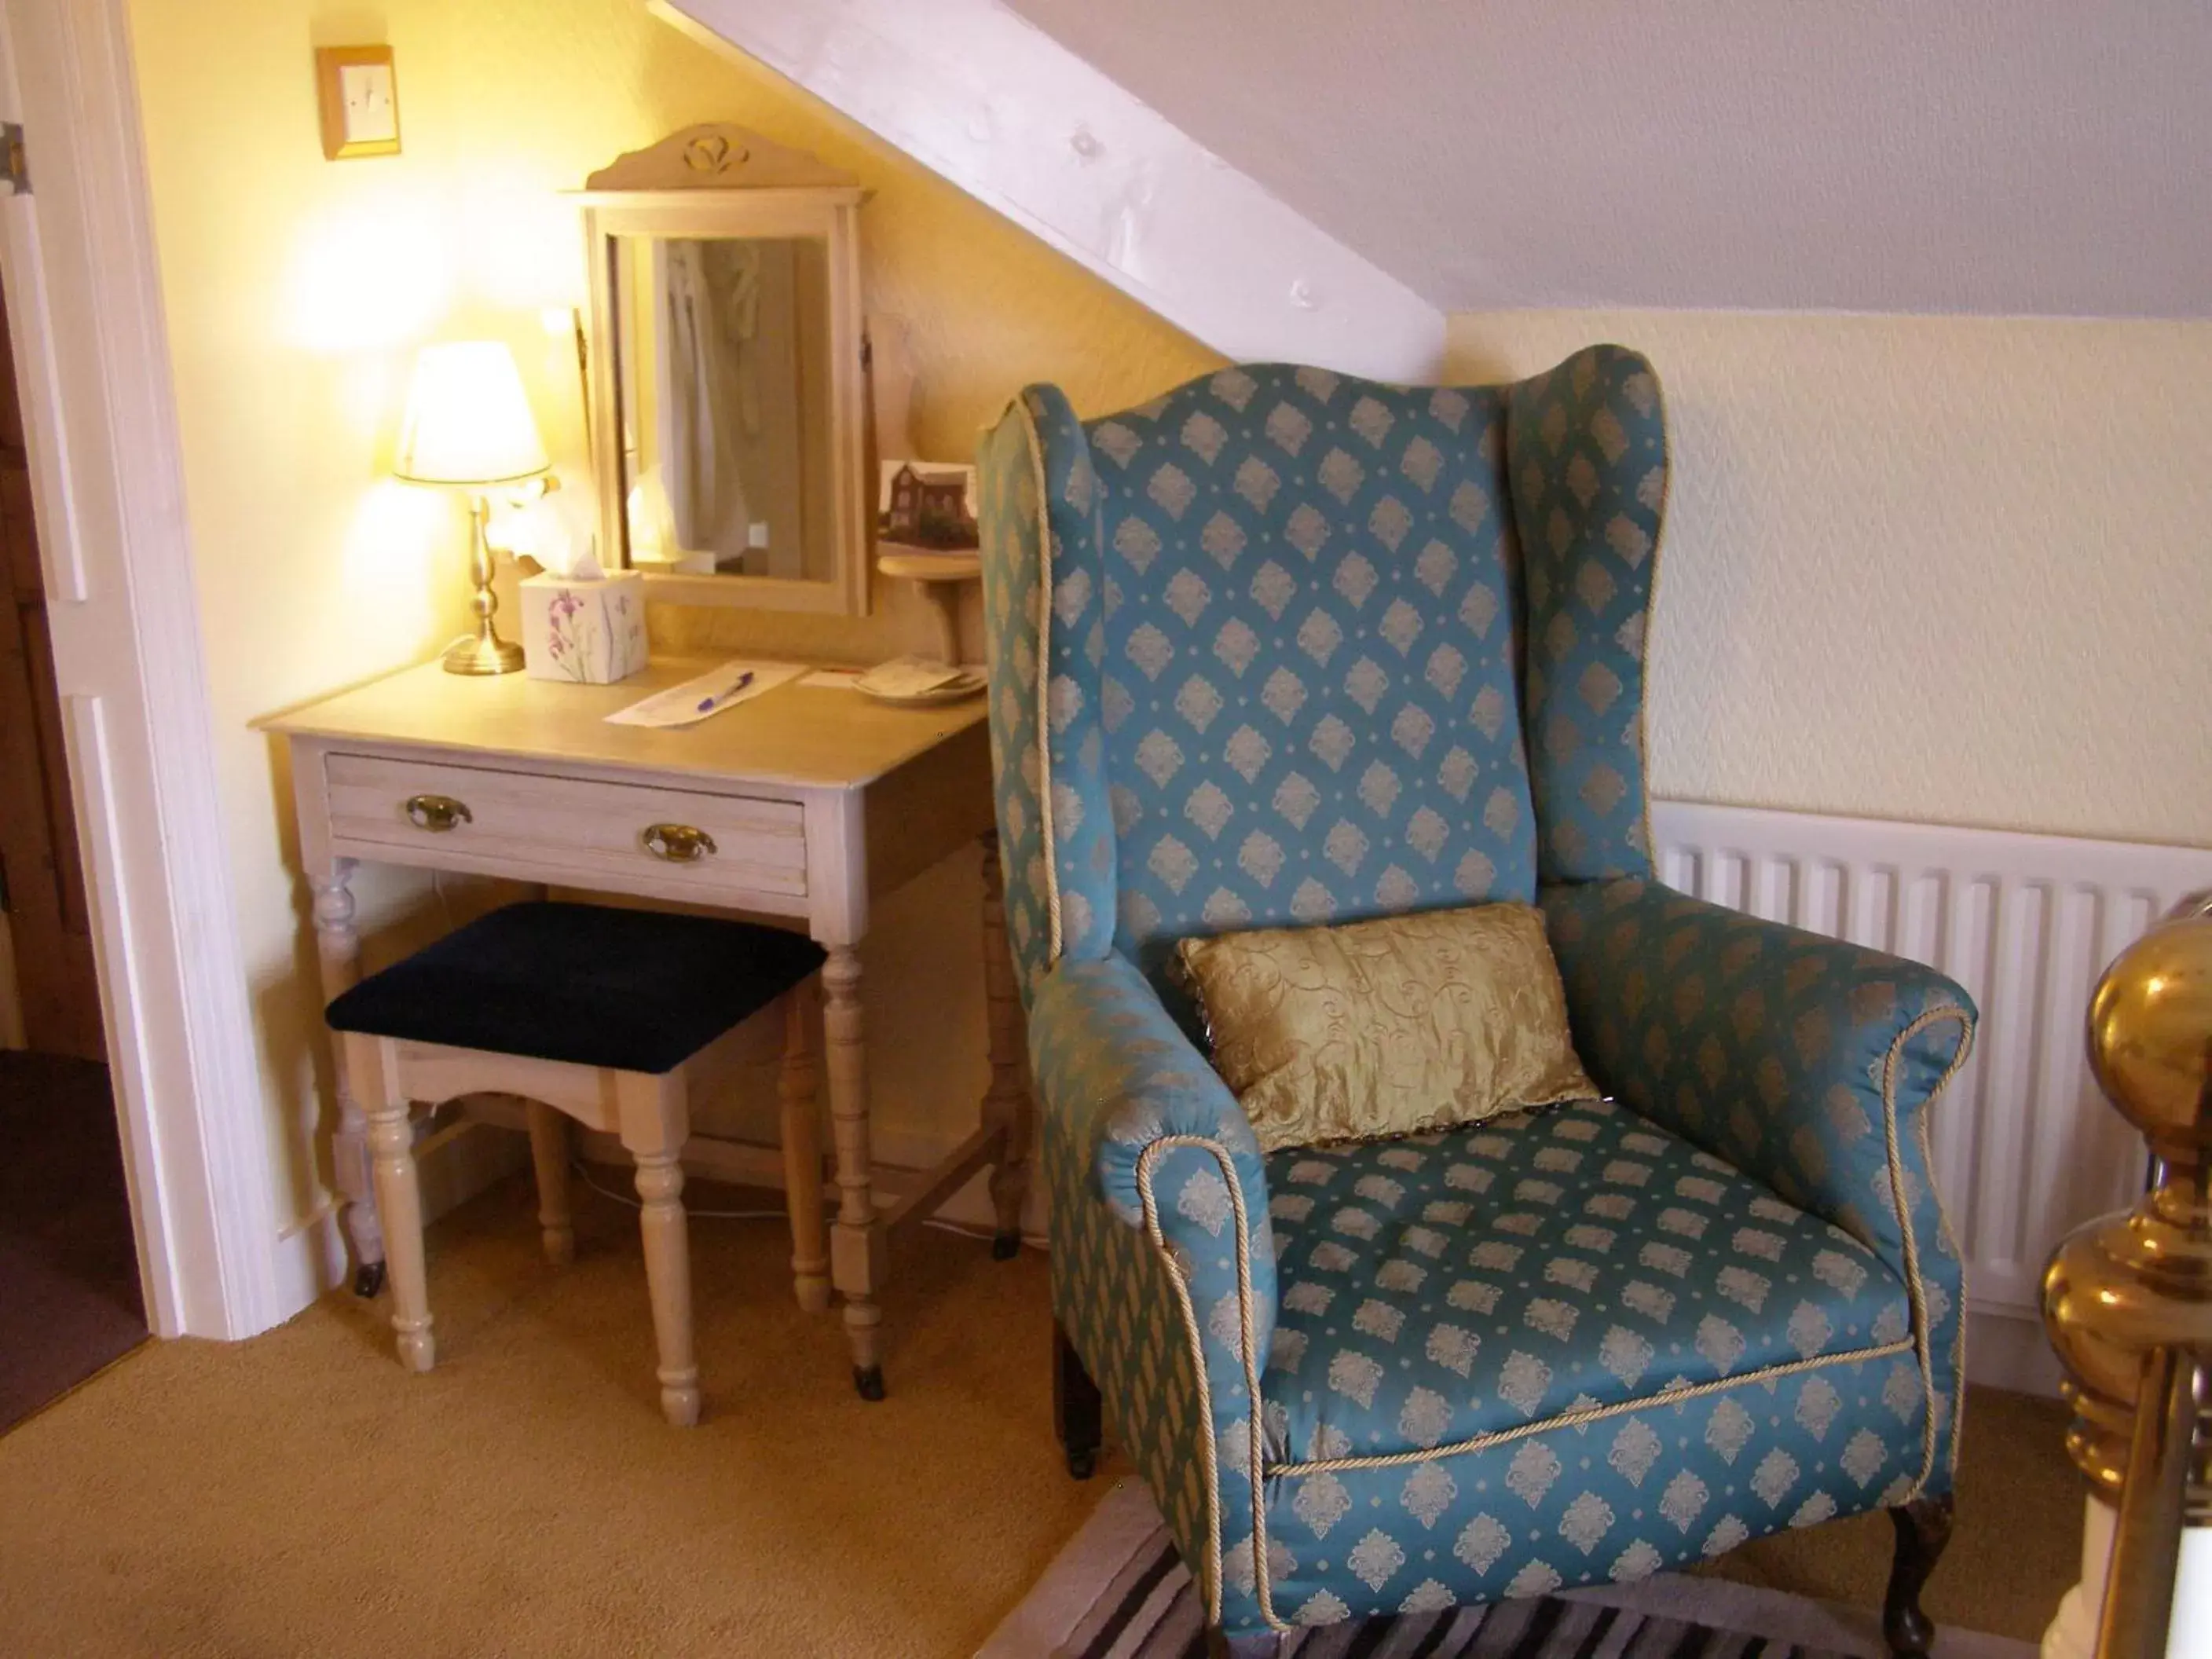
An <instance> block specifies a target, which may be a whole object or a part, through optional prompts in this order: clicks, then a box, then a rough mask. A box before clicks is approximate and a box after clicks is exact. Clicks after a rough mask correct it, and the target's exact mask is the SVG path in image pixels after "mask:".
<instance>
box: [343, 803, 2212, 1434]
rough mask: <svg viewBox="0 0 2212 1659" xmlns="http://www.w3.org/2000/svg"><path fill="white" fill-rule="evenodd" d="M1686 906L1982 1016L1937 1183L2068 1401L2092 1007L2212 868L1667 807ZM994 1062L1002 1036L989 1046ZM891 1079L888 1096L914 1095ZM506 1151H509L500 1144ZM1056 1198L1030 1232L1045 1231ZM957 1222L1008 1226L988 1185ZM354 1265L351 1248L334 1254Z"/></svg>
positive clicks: (2107, 1176)
mask: <svg viewBox="0 0 2212 1659" xmlns="http://www.w3.org/2000/svg"><path fill="white" fill-rule="evenodd" d="M1651 816H1652V830H1653V835H1654V836H1655V838H1656V841H1657V843H1658V848H1659V858H1658V869H1659V872H1660V877H1661V879H1662V880H1664V881H1665V882H1667V883H1668V885H1670V886H1674V887H1678V888H1680V889H1681V890H1684V891H1685V892H1690V893H1695V894H1697V895H1698V896H1700V897H1704V898H1708V899H1711V900H1713V901H1714V902H1717V903H1723V904H1728V905H1730V906H1733V907H1735V908H1738V909H1742V910H1747V911H1749V912H1751V913H1753V915H1761V916H1765V917H1767V918H1769V919H1771V920H1772V921H1786V922H1790V923H1793V924H1795V925H1796V926H1797V927H1805V928H1808V929H1810V930H1812V931H1813V932H1814V933H1825V934H1827V935H1830V936H1831V937H1833V938H1838V939H1850V940H1852V941H1854V942H1855V943H1857V944H1861V945H1871V946H1874V947H1875V948H1878V949H1881V950H1887V951H1895V952H1896V953H1898V954H1899V955H1900V956H1905V957H1912V958H1914V959H1915V960H1917V961H1920V962H1925V963H1930V964H1932V965H1933V966H1935V967H1937V968H1940V969H1942V970H1943V971H1944V972H1945V973H1947V974H1949V975H1951V976H1952V977H1953V978H1954V979H1956V980H1957V981H1959V982H1960V984H1962V985H1964V986H1965V987H1966V989H1967V991H1968V992H1969V993H1970V994H1972V997H1973V999H1974V1000H1975V1003H1976V1004H1977V1006H1978V1007H1979V1008H1980V1010H1981V1016H1982V1018H1981V1024H1980V1026H1979V1029H1978V1031H1977V1033H1976V1036H1975V1042H1974V1052H1973V1055H1972V1059H1970V1060H1968V1062H1967V1064H1966V1067H1965V1068H1964V1069H1963V1070H1962V1071H1961V1072H1960V1075H1959V1076H1958V1077H1957V1078H1956V1079H1954V1081H1953V1083H1952V1085H1951V1087H1950V1089H1949V1091H1948V1092H1947V1093H1946V1094H1945V1096H1944V1097H1943V1098H1942V1100H1941V1101H1940V1102H1938V1103H1937V1105H1936V1118H1935V1121H1934V1125H1933V1139H1934V1143H1935V1149H1936V1179H1937V1182H1938V1184H1939V1186H1940V1188H1941V1189H1942V1194H1943V1197H1944V1201H1945V1205H1946V1207H1947V1209H1948V1213H1949V1215H1950V1218H1951V1223H1952V1226H1953V1229H1954V1231H1955V1232H1956V1233H1957V1235H1958V1237H1959V1240H1960V1245H1961V1247H1962V1248H1963V1249H1965V1251H1966V1303H1967V1307H1968V1309H1969V1310H1970V1314H1971V1320H1970V1327H1969V1330H1968V1335H1967V1344H1966V1353H1967V1362H1966V1363H1967V1370H1968V1373H1969V1375H1970V1376H1972V1377H1973V1379H1974V1380H1975V1381H1977V1382H1981V1383H1995V1384H1997V1385H1998V1386H2001V1387H2006V1388H2014V1389H2029V1390H2033V1391H2035V1392H2039V1393H2051V1392H2053V1391H2054V1390H2055V1389H2056V1387H2057V1368H2056V1366H2055V1364H2053V1362H2052V1360H2051V1354H2050V1349H2049V1347H2048V1346H2047V1344H2046V1343H2045V1341H2044V1338H2043V1331H2042V1326H2041V1322H2040V1304H2039V1294H2038V1291H2039V1284H2040V1281H2041V1278H2042V1273H2043V1267H2044V1263H2045V1261H2048V1260H2049V1258H2050V1255H2051V1250H2052V1249H2054V1248H2055V1247H2056V1246H2057V1243H2058V1241H2059V1240H2060V1239H2061V1238H2062V1237H2064V1236H2065V1235H2066V1233H2067V1232H2068V1231H2070V1230H2071V1229H2073V1228H2074V1227H2075V1226H2077V1225H2080V1224H2081V1223H2082V1222H2084V1221H2087V1220H2088V1219H2090V1218H2092V1217H2094V1216H2097V1215H2100V1214H2102V1213H2104V1212H2107V1211H2112V1210H2117V1209H2121V1208H2124V1207H2125V1206H2128V1205H2130V1204H2131V1203H2132V1202H2133V1201H2134V1200H2135V1198H2136V1195H2137V1194H2139V1193H2140V1191H2141V1190H2142V1179H2143V1173H2144V1168H2145V1164H2144V1155H2143V1149H2142V1142H2141V1140H2139V1139H2137V1138H2136V1136H2135V1134H2134V1133H2132V1132H2131V1131H2130V1130H2129V1128H2128V1127H2127V1126H2126V1125H2125V1124H2124V1122H2123V1121H2121V1119H2120V1118H2119V1116H2118V1114H2117V1113H2115V1112H2114V1111H2113V1110H2112V1107H2111V1106H2110V1105H2109V1104H2108V1103H2106V1101H2105V1099H2104V1097H2103V1096H2102V1095H2101V1094H2100V1093H2099V1092H2098V1090H2097V1088H2096V1085H2094V1083H2093V1082H2092V1081H2091V1079H2090V1077H2089V1073H2088V1067H2087V1060H2085V1058H2084V1056H2083V1049H2082V1033H2083V1026H2084V1019H2085V1015H2086V1012H2087V1007H2088V1001H2089V992H2090V989H2091V987H2093V986H2094V985H2095V983H2096V981H2097V976H2098V975H2100V973H2102V972H2103V971H2104V968H2105V965H2106V963H2109V962H2110V961H2111V960H2112V957H2114V956H2115V955H2117V954H2118V952H2119V951H2120V950H2121V949H2122V947H2124V945H2127V944H2128V943H2129V941H2130V940H2131V939H2135V938H2136V936H2137V935H2138V934H2140V933H2142V931H2143V930H2144V929H2145V928H2146V927H2148V926H2150V924H2151V923H2152V922H2154V921H2156V920H2157V919H2158V918H2159V917H2160V915H2163V914H2164V913H2165V912H2166V910H2167V909H2169V908H2172V906H2173V905H2174V904H2175V903H2177V902H2179V900H2180V899H2181V898H2182V897H2183V896H2185V895H2186V894H2188V893H2190V892H2192V891H2196V890H2201V889H2205V888H2212V848H2185V847H2160V846H2150V845H2142V844H2137V843H2132V842H2100V841H2086V840H2075V839H2070V838H2066V837H2061V836H2029V835H2018V834H2013V833H2010V832H2006V831H2000V830H1989V829H1951V828H1943V827H1937V826H1931V825H1926V824H1912V823H1886V822H1881V821H1877V820H1873V819H1865V818H1840V817H1820V816H1817V815H1814V814H1810V813H1802V812H1777V811H1765V810H1761V809H1757V808H1751V807H1735V806H1714V805H1702V804H1699V803H1694V802H1688V801H1655V802H1654V803H1653V804H1652V812H1651ZM977 1041H978V1042H979V1043H980V1042H981V1032H978V1033H977ZM891 1069H892V1067H891V1065H890V1060H889V1058H888V1057H886V1060H885V1061H884V1065H883V1068H882V1072H881V1073H879V1075H878V1082H879V1083H880V1084H882V1085H884V1086H886V1087H889V1088H892V1089H896V1086H897V1082H896V1077H895V1076H891V1075H890V1074H889V1073H890V1071H891ZM972 1127H974V1125H973V1121H972V1120H969V1121H960V1122H953V1123H947V1124H945V1125H944V1126H943V1127H942V1128H941V1129H938V1128H937V1127H936V1126H929V1127H927V1128H924V1127H919V1126H912V1125H902V1126H900V1127H898V1128H897V1129H895V1130H894V1129H890V1128H889V1127H888V1126H886V1129H885V1130H884V1131H881V1132H879V1133H878V1134H877V1136H876V1151H877V1153H878V1157H879V1158H883V1159H884V1162H885V1163H887V1164H894V1165H903V1166H908V1167H914V1168H919V1167H921V1166H924V1165H927V1164H930V1163H931V1162H933V1161H934V1160H935V1159H936V1158H938V1157H939V1156H941V1155H942V1154H943V1153H944V1152H947V1151H949V1150H950V1149H951V1147H952V1146H954V1145H956V1144H957V1142H958V1140H959V1139H960V1138H961V1137H962V1136H963V1135H964V1134H966V1133H968V1132H969V1130H970V1129H971V1128H972ZM481 1133H483V1135H487V1136H489V1137H490V1138H491V1139H494V1140H503V1139H510V1138H509V1137H507V1136H505V1135H504V1134H503V1133H502V1132H500V1131H496V1130H484V1131H483V1132H481ZM511 1139H513V1143H514V1144H513V1146H511V1147H508V1148H507V1149H506V1150H505V1152H504V1153H503V1154H501V1153H497V1152H491V1150H490V1148H489V1147H488V1146H481V1145H478V1144H477V1136H476V1135H475V1134H474V1133H472V1134H471V1135H466V1136H463V1137H461V1138H459V1139H458V1140H449V1141H448V1142H447V1146H446V1147H445V1148H441V1152H440V1153H439V1154H434V1155H433V1157H432V1158H430V1159H428V1160H426V1163H435V1162H439V1161H441V1158H442V1159H450V1160H454V1161H455V1164H456V1167H455V1168H453V1170H449V1171H447V1172H446V1176H447V1178H441V1179H439V1180H437V1181H435V1182H433V1181H432V1180H431V1178H430V1175H429V1171H428V1169H427V1168H426V1171H425V1198H426V1200H428V1207H430V1208H432V1209H433V1210H434V1211H435V1210H438V1209H442V1208H444V1207H447V1206H449V1205H451V1204H454V1203H458V1202H459V1201H460V1200H462V1199H464V1198H465V1197H467V1196H469V1195H470V1194H471V1193H472V1192H474V1191H477V1190H480V1189H481V1187H482V1186H483V1185H484V1184H488V1183H489V1181H491V1180H493V1179H496V1178H497V1177H498V1176H501V1175H503V1174H505V1173H506V1172H507V1170H512V1169H515V1168H519V1167H520V1165H521V1164H522V1163H523V1162H524V1161H525V1160H524V1159H523V1158H522V1155H521V1152H520V1137H512V1138H511ZM1041 1189H1042V1182H1033V1183H1032V1185H1031V1192H1030V1217H1029V1219H1028V1227H1029V1231H1031V1232H1032V1233H1033V1234H1034V1233H1038V1232H1042V1228H1043V1219H1044V1218H1043V1215H1042V1209H1041V1207H1040V1204H1039V1198H1040V1193H1041ZM945 1214H946V1218H948V1219H951V1220H956V1221H961V1222H966V1223H969V1224H970V1225H976V1226H979V1227H988V1226H989V1225H990V1219H991V1217H990V1209H989V1205H988V1201H987V1196H986V1195H985V1194H984V1193H983V1192H982V1190H981V1187H980V1185H977V1186H975V1187H974V1188H972V1189H971V1190H969V1191H968V1192H964V1193H963V1194H958V1195H957V1196H956V1198H955V1199H954V1200H953V1201H952V1202H951V1204H949V1205H948V1206H946V1211H945ZM330 1243H331V1247H332V1248H335V1243H336V1240H335V1236H334V1235H333V1237H332V1238H331V1241H330Z"/></svg>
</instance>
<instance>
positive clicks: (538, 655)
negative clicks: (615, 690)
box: [522, 570, 645, 685]
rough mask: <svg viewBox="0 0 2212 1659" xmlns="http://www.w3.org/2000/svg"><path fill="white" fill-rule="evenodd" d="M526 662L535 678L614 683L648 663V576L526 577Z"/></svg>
mask: <svg viewBox="0 0 2212 1659" xmlns="http://www.w3.org/2000/svg"><path fill="white" fill-rule="evenodd" d="M522 663H523V667H524V668H525V670H526V671H527V672H528V673H529V675H530V677H531V678H532V679H538V680H574V681H578V682H580V683H582V684H586V685H611V684H613V683H614V682H615V681H617V680H621V679H628V678H629V677H630V676H631V675H632V674H635V673H636V672H637V671H638V670H639V669H641V668H642V667H644V666H645V578H644V577H643V576H642V575H641V574H639V573H638V572H636V571H635V570H625V571H622V572H620V573H619V574H615V575H611V576H603V577H601V578H600V579H599V580H597V581H570V580H567V579H566V578H564V577H560V576H526V577H524V578H523V580H522Z"/></svg>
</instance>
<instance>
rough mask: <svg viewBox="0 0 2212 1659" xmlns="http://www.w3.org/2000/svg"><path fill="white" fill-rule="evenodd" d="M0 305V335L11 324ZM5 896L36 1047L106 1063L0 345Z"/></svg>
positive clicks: (0, 873)
mask: <svg viewBox="0 0 2212 1659" xmlns="http://www.w3.org/2000/svg"><path fill="white" fill-rule="evenodd" d="M6 315H7V313H6V307H5V302H4V301H0V331H4V327H5V324H6ZM0 889H3V890H4V893H5V898H4V903H5V905H6V908H7V912H8V927H9V933H10V935H11V938H12V942H13V947H14V948H13V955H14V957H15V980H16V985H17V990H18V994H19V995H20V997H21V1002H22V1012H23V1031H24V1036H25V1037H26V1038H27V1041H28V1043H29V1046H30V1047H31V1048H36V1049H42V1050H44V1051H46V1053H49V1054H76V1055H78V1056H80V1057H81V1058H83V1059H86V1060H105V1059H106V1044H105V1043H104V1042H102V1041H101V1036H100V981H99V979H98V977H97V975H96V974H95V972H94V968H93V959H92V921H91V917H90V915H89V913H88V909H87V908H86V903H85V890H84V866H83V864H82V861H81V860H79V859H78V857H77V841H76V811H75V809H74V808H73V806H72V805H71V804H70V783H69V771H68V764H67V762H66V760H65V759H64V753H63V750H62V721H61V699H60V697H59V696H58V694H57V692H56V690H55V685H54V657H53V648H52V644H51V642H50V641H49V638H48V635H47V632H46V584H45V580H44V578H43V577H42V575H41V574H40V568H39V544H38V538H37V532H36V530H35V528H34V526H33V524H32V522H31V471H30V458H29V455H28V453H27V451H26V449H25V447H24V444H23V413H22V409H21V404H19V402H18V401H17V398H16V396H15V356H14V353H13V352H11V351H4V350H0Z"/></svg>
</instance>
